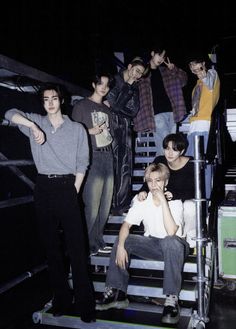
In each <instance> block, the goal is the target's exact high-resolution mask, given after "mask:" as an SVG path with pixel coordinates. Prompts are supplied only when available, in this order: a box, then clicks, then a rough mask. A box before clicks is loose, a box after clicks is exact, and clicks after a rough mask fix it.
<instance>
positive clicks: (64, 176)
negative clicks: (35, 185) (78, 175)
mask: <svg viewBox="0 0 236 329" xmlns="http://www.w3.org/2000/svg"><path fill="white" fill-rule="evenodd" d="M39 176H41V177H45V178H50V179H51V178H69V177H75V176H74V175H73V174H67V175H58V174H49V175H45V174H39Z"/></svg>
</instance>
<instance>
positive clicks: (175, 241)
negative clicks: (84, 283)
mask: <svg viewBox="0 0 236 329" xmlns="http://www.w3.org/2000/svg"><path fill="white" fill-rule="evenodd" d="M117 244H118V238H117V239H116V242H115V243H114V246H113V249H112V253H111V258H110V264H109V269H108V272H107V277H106V287H112V288H116V289H119V290H122V291H124V292H127V287H128V282H129V272H128V268H129V264H127V267H126V269H125V270H124V269H121V268H120V267H118V266H117V265H116V263H115V259H116V250H117ZM125 249H126V251H127V252H128V255H129V260H130V256H131V255H135V256H138V257H141V258H144V259H149V260H163V261H164V264H165V265H164V282H163V294H165V295H176V296H178V295H179V292H180V289H181V283H182V270H183V265H184V260H185V258H186V257H187V255H188V253H189V245H188V243H187V242H186V241H185V240H183V239H181V238H179V237H178V236H167V237H165V238H163V239H160V238H155V237H152V236H149V237H146V236H141V235H134V234H130V235H129V236H128V237H127V239H126V241H125Z"/></svg>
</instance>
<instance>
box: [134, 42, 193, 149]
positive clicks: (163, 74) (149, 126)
mask: <svg viewBox="0 0 236 329" xmlns="http://www.w3.org/2000/svg"><path fill="white" fill-rule="evenodd" d="M149 69H150V71H149V74H148V76H147V77H146V78H143V79H142V80H141V81H140V83H139V97H140V110H139V112H138V114H137V116H136V117H135V118H134V130H135V131H137V132H153V135H154V138H155V144H156V147H157V155H161V154H163V150H162V140H163V139H164V138H165V136H166V135H168V134H170V133H175V132H176V123H178V122H180V121H181V120H182V119H183V118H184V116H185V114H186V106H185V101H184V96H183V90H182V88H183V87H184V86H185V85H186V84H187V73H186V72H185V71H183V70H182V69H180V68H178V67H176V66H175V65H174V64H173V63H171V62H170V60H169V58H168V57H166V50H165V49H164V48H161V47H159V48H156V49H153V50H152V51H151V59H150V61H149Z"/></svg>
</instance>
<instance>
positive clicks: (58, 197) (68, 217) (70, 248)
mask: <svg viewBox="0 0 236 329" xmlns="http://www.w3.org/2000/svg"><path fill="white" fill-rule="evenodd" d="M74 182H75V176H73V175H68V176H66V177H63V178H62V177H60V178H48V177H47V176H44V175H38V178H37V183H36V187H35V206H36V212H37V217H38V228H39V234H40V238H41V240H42V243H43V246H44V248H45V251H46V256H47V260H48V269H49V273H50V278H51V284H52V289H53V292H54V301H55V303H56V306H57V307H62V308H63V307H66V303H69V302H70V301H71V293H70V289H69V285H68V279H67V278H68V273H67V270H66V266H65V257H64V252H63V248H62V245H61V233H60V229H62V231H63V236H64V239H65V245H66V250H67V252H68V256H69V260H70V265H71V268H72V280H73V289H74V298H75V307H76V310H77V311H78V312H80V314H81V315H86V314H90V313H93V312H94V309H95V300H94V293H93V286H92V282H91V280H90V278H89V271H88V262H87V253H86V247H85V246H86V244H85V243H86V236H85V230H84V226H83V223H82V220H81V215H80V209H79V204H78V199H77V191H76V189H75V186H74Z"/></svg>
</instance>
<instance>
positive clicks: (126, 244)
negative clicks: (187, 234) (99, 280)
mask: <svg viewBox="0 0 236 329" xmlns="http://www.w3.org/2000/svg"><path fill="white" fill-rule="evenodd" d="M169 175H170V172H169V169H168V168H167V166H166V165H164V164H162V163H157V164H151V165H149V166H148V167H147V168H146V170H145V173H144V178H145V181H146V182H147V184H148V188H149V193H148V197H147V199H146V200H144V201H138V200H137V196H135V197H134V200H133V204H132V206H131V208H130V209H129V211H128V214H127V216H126V218H125V219H124V222H123V224H122V226H121V229H120V232H119V236H118V238H117V239H116V241H115V243H114V246H113V249H112V253H111V258H110V264H109V269H108V272H107V277H106V284H105V292H104V293H103V297H102V298H101V299H100V300H97V301H96V304H97V305H96V309H97V310H108V309H110V308H125V307H127V306H128V303H129V301H128V299H127V296H126V293H127V287H128V281H129V273H128V268H129V264H130V257H131V256H132V255H135V256H138V257H141V258H144V259H151V260H163V261H164V263H165V266H164V281H163V294H165V295H166V301H165V306H164V309H163V314H162V322H163V323H177V322H178V321H179V307H178V295H179V292H180V289H181V282H182V274H181V272H182V269H183V265H184V260H185V258H186V256H187V255H188V251H189V245H188V243H187V242H186V241H185V240H184V239H181V238H180V236H181V235H182V220H183V214H182V203H181V201H180V200H174V201H169V202H168V201H167V198H166V195H165V194H166V193H168V192H165V186H166V185H167V183H168V179H169ZM141 222H143V225H144V231H145V233H144V236H141V235H134V234H129V233H130V232H129V231H130V228H131V226H132V225H140V224H141Z"/></svg>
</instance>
